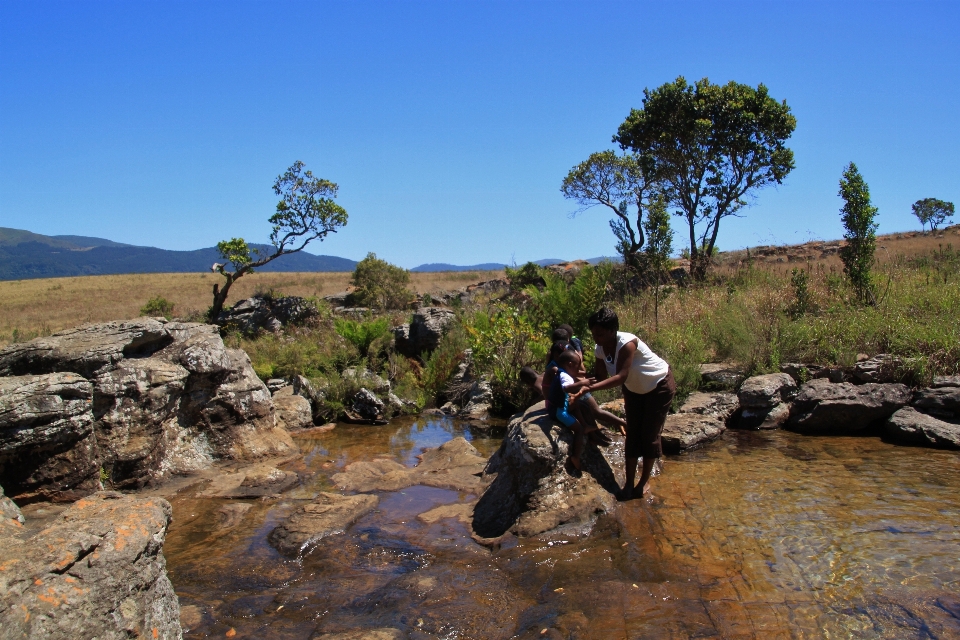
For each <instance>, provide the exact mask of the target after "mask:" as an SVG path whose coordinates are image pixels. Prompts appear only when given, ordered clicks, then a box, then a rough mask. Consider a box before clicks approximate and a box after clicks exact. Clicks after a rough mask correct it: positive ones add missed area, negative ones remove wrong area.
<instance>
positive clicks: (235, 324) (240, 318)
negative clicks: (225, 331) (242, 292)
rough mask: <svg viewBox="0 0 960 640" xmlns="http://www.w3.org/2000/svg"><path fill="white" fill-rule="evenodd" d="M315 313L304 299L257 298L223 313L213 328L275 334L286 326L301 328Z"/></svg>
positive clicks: (285, 297) (314, 307) (239, 303)
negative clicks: (299, 326) (291, 325)
mask: <svg viewBox="0 0 960 640" xmlns="http://www.w3.org/2000/svg"><path fill="white" fill-rule="evenodd" d="M318 313H319V312H318V311H317V306H316V305H315V304H313V303H312V302H310V301H309V300H307V299H306V298H301V297H298V296H282V297H274V296H268V295H258V296H254V297H252V298H247V299H246V300H241V301H239V302H237V304H235V305H233V307H231V308H230V309H227V310H226V311H223V312H222V313H221V314H220V317H218V318H217V324H219V325H220V326H224V327H231V328H235V329H237V330H238V331H240V332H241V333H244V334H246V335H252V334H255V333H257V332H258V331H271V332H277V331H280V330H281V329H283V327H285V326H286V325H288V324H293V325H296V324H303V323H304V322H306V321H308V320H309V319H310V318H313V317H315V316H316V315H317V314H318Z"/></svg>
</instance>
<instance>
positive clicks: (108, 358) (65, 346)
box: [0, 318, 173, 377]
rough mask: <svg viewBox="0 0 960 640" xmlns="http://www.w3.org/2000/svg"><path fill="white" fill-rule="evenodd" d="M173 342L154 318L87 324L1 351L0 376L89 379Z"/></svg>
mask: <svg viewBox="0 0 960 640" xmlns="http://www.w3.org/2000/svg"><path fill="white" fill-rule="evenodd" d="M171 342H173V337H172V336H171V335H170V334H169V333H168V332H167V331H166V330H165V328H164V323H162V322H160V321H159V320H156V319H154V318H140V319H138V320H130V321H128V322H105V323H102V324H85V325H83V326H80V327H76V328H74V329H67V330H65V331H59V332H57V333H55V334H53V335H52V336H49V337H47V338H37V339H35V340H31V341H29V342H20V343H16V344H12V345H9V346H7V347H4V348H3V349H0V376H17V375H26V374H34V375H36V374H41V373H54V372H68V371H69V372H73V373H79V374H80V375H82V376H84V377H90V376H92V375H93V373H94V372H95V371H96V370H97V369H99V368H100V367H102V366H104V365H108V364H116V363H117V362H119V361H120V360H122V359H124V358H129V357H131V356H137V355H144V354H150V353H153V352H155V351H158V350H160V349H161V348H163V347H164V346H166V345H167V344H169V343H171Z"/></svg>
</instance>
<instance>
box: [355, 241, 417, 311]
mask: <svg viewBox="0 0 960 640" xmlns="http://www.w3.org/2000/svg"><path fill="white" fill-rule="evenodd" d="M350 281H351V282H352V283H353V286H354V287H356V290H355V291H354V292H353V298H354V300H356V301H357V302H358V303H359V304H361V305H363V306H366V307H370V308H371V309H402V308H404V307H406V306H407V305H408V304H410V301H411V300H412V299H413V294H412V293H411V292H410V291H409V290H408V289H407V284H409V283H410V272H409V271H407V270H406V269H404V268H402V267H398V266H396V265H392V264H390V263H389V262H387V261H386V260H381V259H380V258H378V257H377V254H375V253H368V254H367V257H366V258H364V259H363V260H361V261H360V262H358V263H357V267H356V269H354V271H353V276H352V277H351V280H350Z"/></svg>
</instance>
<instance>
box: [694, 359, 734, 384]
mask: <svg viewBox="0 0 960 640" xmlns="http://www.w3.org/2000/svg"><path fill="white" fill-rule="evenodd" d="M743 378H744V375H743V371H741V370H740V369H738V368H737V367H735V366H733V365H730V364H725V363H723V362H711V363H706V364H701V365H700V379H701V382H702V383H703V386H705V387H707V388H709V389H733V388H735V387H736V386H737V385H738V384H740V381H741V380H743Z"/></svg>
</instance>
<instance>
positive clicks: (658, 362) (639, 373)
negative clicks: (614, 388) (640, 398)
mask: <svg viewBox="0 0 960 640" xmlns="http://www.w3.org/2000/svg"><path fill="white" fill-rule="evenodd" d="M630 342H636V343H637V351H636V353H634V354H633V366H631V367H630V371H629V372H628V373H627V381H626V382H625V383H624V385H623V386H625V387H626V388H627V389H629V390H630V391H633V392H634V393H650V392H651V391H653V390H654V389H655V388H656V387H657V385H658V384H660V381H661V380H663V379H664V378H666V377H667V371H668V370H669V369H670V365H669V364H667V361H666V360H664V359H663V358H661V357H660V356H658V355H657V354H655V353H654V352H653V351H651V349H650V347H648V346H647V345H646V344H645V343H644V342H643V340H641V339H640V338H638V337H637V336H635V335H633V334H632V333H627V332H626V331H617V352H616V353H615V354H611V355H607V354H606V353H604V352H603V347H601V346H600V345H596V347H595V348H594V355H595V356H596V357H597V359H598V360H601V361H602V362H603V364H604V365H605V366H606V367H607V375H608V376H612V375H613V374H615V373H616V372H617V359H618V358H619V357H620V350H621V349H622V348H623V346H624V345H626V344H627V343H630Z"/></svg>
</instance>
